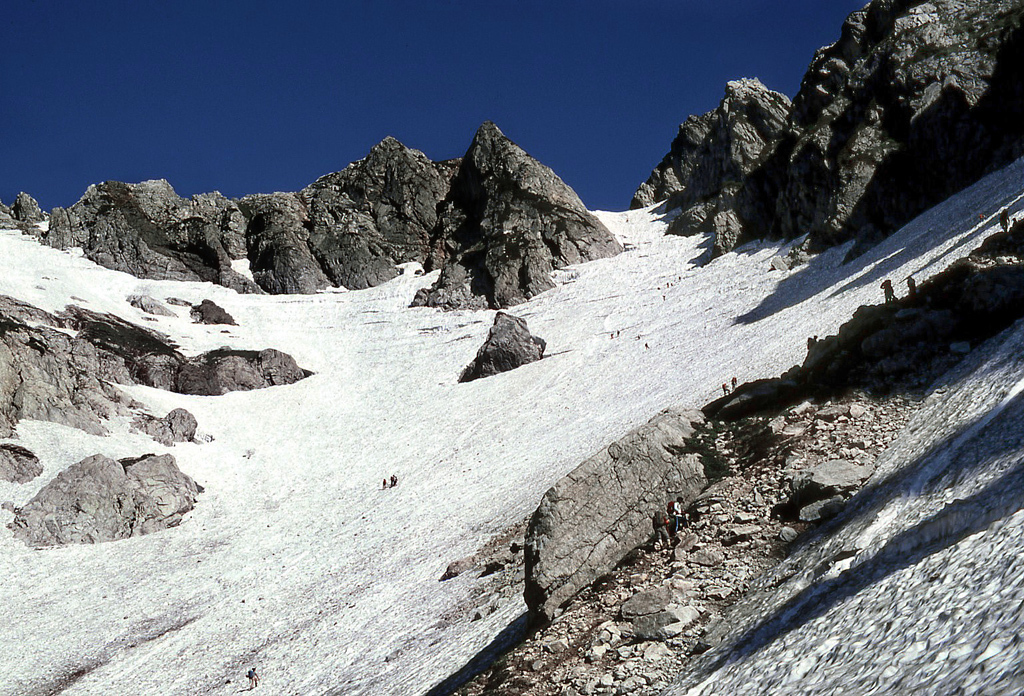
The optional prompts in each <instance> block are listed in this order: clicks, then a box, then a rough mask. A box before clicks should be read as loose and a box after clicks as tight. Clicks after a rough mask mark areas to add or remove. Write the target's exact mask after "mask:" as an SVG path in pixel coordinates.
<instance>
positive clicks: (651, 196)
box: [630, 78, 792, 231]
mask: <svg viewBox="0 0 1024 696" xmlns="http://www.w3.org/2000/svg"><path fill="white" fill-rule="evenodd" d="M791 108H792V104H791V102H790V101H789V98H788V97H786V95H784V94H780V93H779V92H773V91H772V90H770V89H768V88H767V87H765V86H764V84H762V83H761V81H760V80H758V79H756V78H753V79H751V78H747V79H742V80H734V81H732V82H729V83H727V84H726V87H725V96H724V97H723V98H722V101H721V102H719V104H718V106H717V107H715V108H714V109H712V110H711V111H709V112H707V113H706V114H703V115H701V116H690V117H689V118H687V119H686V121H684V122H683V123H682V124H681V125H680V126H679V133H678V134H677V135H676V138H675V140H673V141H672V146H671V148H670V149H669V152H668V154H667V155H665V157H664V159H662V161H661V163H660V164H659V165H658V166H657V167H656V168H655V169H654V171H653V172H651V176H650V177H649V178H648V179H647V181H645V182H644V183H643V184H641V185H640V188H639V189H638V190H637V192H636V195H634V197H633V201H632V203H631V204H630V205H631V207H633V208H641V207H645V206H648V205H651V204H653V203H656V202H659V201H663V200H665V199H668V198H670V197H672V196H676V195H678V194H683V198H681V199H679V200H675V201H674V202H673V207H679V208H683V209H684V211H685V209H686V208H689V207H690V206H693V205H694V204H695V203H698V202H702V203H706V202H707V200H708V199H709V198H712V197H714V196H715V195H716V194H719V193H721V191H722V189H723V188H724V187H726V186H727V185H728V184H729V183H731V182H733V181H735V180H736V179H737V178H738V177H742V176H744V175H746V174H749V173H750V171H751V170H752V169H753V168H754V166H756V165H757V164H758V163H759V161H760V158H761V156H762V154H763V153H764V152H765V150H766V149H768V148H770V147H771V146H773V145H774V144H775V143H776V142H777V141H778V138H779V137H780V135H781V133H782V132H783V130H784V128H785V126H786V122H787V120H788V118H789V112H790V109H791ZM704 207H705V208H708V209H709V210H711V214H713V212H714V210H713V206H711V205H705V206H704ZM706 217H708V216H707V214H704V215H700V216H699V218H698V219H699V220H700V221H703V220H704V219H705V218H706ZM693 231H700V230H693Z"/></svg>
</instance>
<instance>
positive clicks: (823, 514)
mask: <svg viewBox="0 0 1024 696" xmlns="http://www.w3.org/2000/svg"><path fill="white" fill-rule="evenodd" d="M845 504H846V499H845V498H843V496H841V495H835V496H832V497H831V498H828V499H826V500H817V501H815V502H813V503H811V504H810V505H805V506H803V507H802V508H800V512H799V513H798V514H797V519H799V520H800V521H801V522H820V521H822V520H827V519H831V518H833V517H835V516H836V515H838V514H839V512H840V511H841V510H842V509H843V505H845Z"/></svg>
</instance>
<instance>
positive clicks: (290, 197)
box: [239, 193, 331, 295]
mask: <svg viewBox="0 0 1024 696" xmlns="http://www.w3.org/2000/svg"><path fill="white" fill-rule="evenodd" d="M239 206H240V207H241V209H242V210H243V211H245V214H246V216H247V217H248V218H249V223H248V225H247V226H246V228H245V240H246V247H247V249H248V255H249V269H250V270H251V271H252V277H253V280H255V281H256V283H257V284H258V285H259V286H260V287H261V288H263V289H264V290H266V291H267V292H269V293H271V294H275V295H282V294H292V293H295V294H299V293H315V292H318V291H320V290H323V289H324V288H327V287H329V286H330V284H331V283H330V281H329V280H328V279H327V276H325V275H324V273H323V271H322V270H321V269H320V266H319V264H318V263H317V262H316V259H315V258H313V253H312V251H311V250H310V248H309V232H310V228H311V227H312V222H311V221H310V218H309V206H308V205H307V204H306V202H305V201H303V200H302V199H301V198H300V197H299V196H298V195H296V194H293V193H270V194H258V195H255V196H246V197H245V198H243V199H242V200H240V201H239Z"/></svg>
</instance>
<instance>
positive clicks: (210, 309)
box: [189, 300, 236, 326]
mask: <svg viewBox="0 0 1024 696" xmlns="http://www.w3.org/2000/svg"><path fill="white" fill-rule="evenodd" d="M189 314H190V315H191V317H192V321H194V322H195V323H196V324H229V325H231V326H235V325H236V324H235V318H234V317H232V316H231V315H230V314H228V313H227V310H225V309H224V308H223V307H221V306H220V305H218V304H217V303H216V302H213V301H212V300H203V301H202V302H200V303H199V304H197V305H194V306H193V307H192V310H191V311H190V312H189Z"/></svg>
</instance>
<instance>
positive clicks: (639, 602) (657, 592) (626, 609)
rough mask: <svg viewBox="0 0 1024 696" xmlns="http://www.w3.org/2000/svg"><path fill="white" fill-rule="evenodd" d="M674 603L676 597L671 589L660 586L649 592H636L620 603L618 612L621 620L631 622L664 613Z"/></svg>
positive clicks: (666, 586)
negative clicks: (641, 617) (639, 617)
mask: <svg viewBox="0 0 1024 696" xmlns="http://www.w3.org/2000/svg"><path fill="white" fill-rule="evenodd" d="M675 601H676V596H675V593H674V592H673V591H672V588H671V587H669V586H668V585H661V586H659V587H655V588H654V589H651V590H644V591H643V592H637V593H636V594H635V595H633V596H632V597H630V598H629V599H627V600H626V601H625V602H623V603H622V606H621V607H620V608H619V611H620V612H621V613H622V618H624V619H626V620H631V619H635V618H637V617H638V616H648V615H650V614H657V613H658V612H661V611H664V610H665V609H667V608H668V607H669V605H671V604H673V603H675Z"/></svg>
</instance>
